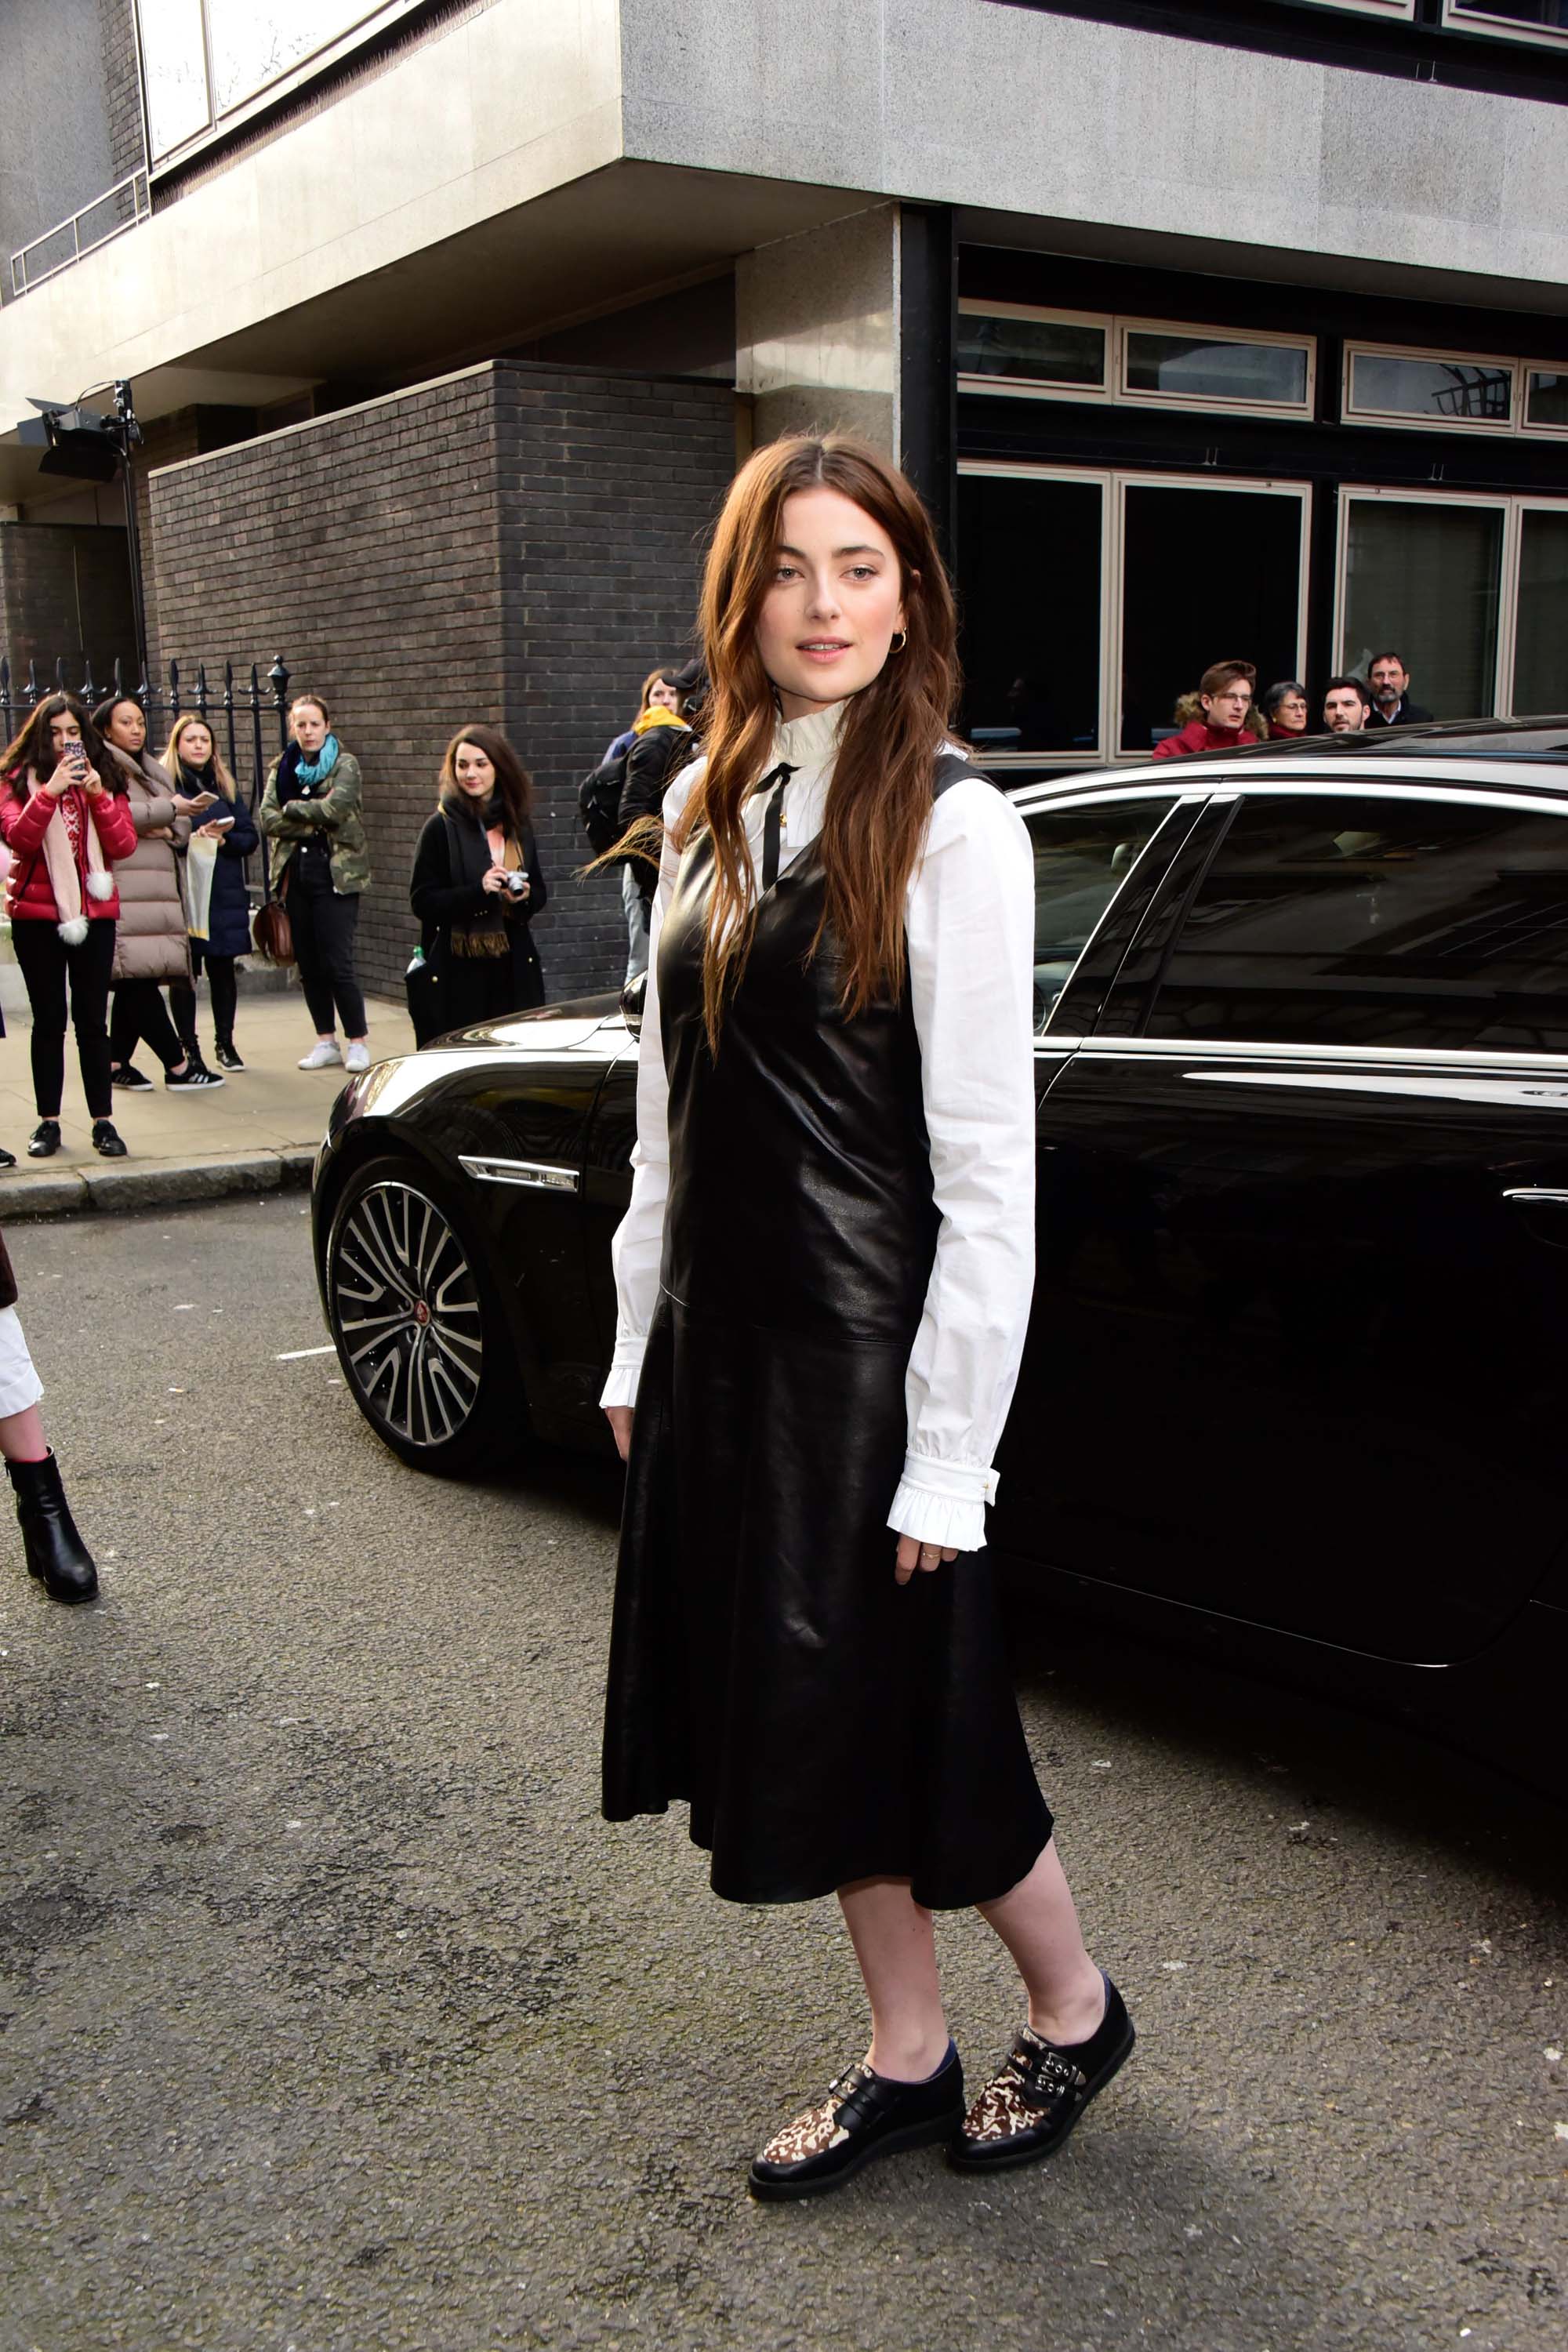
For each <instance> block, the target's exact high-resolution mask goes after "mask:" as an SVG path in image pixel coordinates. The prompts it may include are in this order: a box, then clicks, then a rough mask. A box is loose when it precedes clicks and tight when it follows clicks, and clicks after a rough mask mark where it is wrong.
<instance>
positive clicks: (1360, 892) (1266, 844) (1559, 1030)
mask: <svg viewBox="0 0 1568 2352" xmlns="http://www.w3.org/2000/svg"><path fill="white" fill-rule="evenodd" d="M1148 1034H1149V1035H1150V1036H1152V1037H1185V1038H1194V1039H1196V1038H1208V1039H1212V1040H1216V1041H1234V1042H1236V1043H1238V1044H1244V1045H1245V1044H1252V1043H1254V1042H1256V1043H1258V1044H1268V1045H1363V1046H1385V1047H1397V1046H1419V1047H1424V1048H1427V1049H1430V1048H1434V1047H1437V1048H1443V1049H1448V1050H1452V1051H1454V1052H1457V1053H1463V1052H1467V1051H1471V1050H1481V1051H1486V1052H1494V1051H1508V1050H1513V1051H1521V1052H1529V1053H1542V1052H1544V1053H1562V1052H1563V1051H1564V1050H1568V817H1564V816H1557V815H1552V814H1541V813H1539V812H1538V811H1537V810H1534V809H1529V810H1526V809H1521V808H1519V807H1510V806H1507V805H1497V804H1492V805H1483V804H1477V803H1473V802H1469V801H1466V800H1463V799H1461V798H1459V797H1458V796H1455V797H1453V798H1447V797H1440V796H1438V795H1436V794H1435V795H1434V796H1433V798H1432V799H1431V800H1429V801H1417V800H1413V799H1408V798H1405V797H1401V796H1397V795H1387V796H1383V795H1376V794H1371V793H1369V794H1366V795H1365V796H1364V797H1362V796H1354V797H1352V796H1349V795H1333V794H1326V793H1325V794H1321V795H1320V794H1310V793H1300V794H1294V793H1292V794H1279V795H1274V794H1269V793H1260V794H1258V796H1257V797H1254V796H1253V794H1252V793H1248V795H1247V799H1246V801H1245V802H1244V803H1243V804H1242V806H1241V807H1240V809H1238V811H1237V814H1236V816H1235V817H1234V819H1233V820H1232V822H1231V824H1230V826H1229V828H1228V830H1227V831H1226V836H1225V839H1224V840H1223V841H1222V842H1221V844H1220V845H1219V848H1218V849H1217V850H1216V851H1215V856H1214V858H1213V860H1212V862H1211V863H1210V865H1209V866H1208V869H1207V871H1206V872H1205V875H1204V877H1203V880H1202V881H1201V882H1200V883H1199V885H1198V887H1197V889H1196V891H1195V892H1194V897H1193V902H1192V905H1191V907H1190V908H1189V910H1188V913H1187V917H1186V919H1185V921H1184V924H1183V927H1182V931H1181V934H1180V937H1179V938H1178V939H1177V940H1176V942H1175V945H1174V947H1173V950H1171V953H1170V956H1169V957H1168V959H1167V961H1166V965H1165V970H1164V972H1163V977H1162V979H1161V982H1160V988H1159V993H1158V995H1157V996H1156V998H1155V1000H1154V1005H1153V1010H1152V1013H1151V1016H1150V1019H1149V1023H1148Z"/></svg>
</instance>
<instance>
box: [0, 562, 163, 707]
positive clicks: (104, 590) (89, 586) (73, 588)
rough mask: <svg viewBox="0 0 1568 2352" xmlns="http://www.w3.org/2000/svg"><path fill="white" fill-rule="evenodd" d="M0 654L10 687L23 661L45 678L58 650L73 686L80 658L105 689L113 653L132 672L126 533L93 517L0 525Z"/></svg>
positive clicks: (20, 678)
mask: <svg viewBox="0 0 1568 2352" xmlns="http://www.w3.org/2000/svg"><path fill="white" fill-rule="evenodd" d="M0 653H3V654H5V655H6V656H8V658H9V660H10V663H11V677H12V685H13V687H14V688H15V687H18V686H20V685H21V684H23V682H24V681H25V680H26V674H27V664H28V662H29V661H36V662H37V666H38V676H39V678H40V680H41V681H42V682H43V683H45V684H46V685H48V684H52V683H53V679H54V667H55V664H56V662H57V661H58V659H59V657H60V656H62V655H63V656H65V660H66V674H67V677H68V680H69V682H70V684H71V685H72V686H77V685H79V684H80V683H81V678H82V664H83V661H84V660H85V661H86V662H87V663H88V664H89V665H90V667H91V671H92V676H93V678H94V681H95V683H96V684H97V685H99V686H100V687H104V688H107V686H108V685H109V683H110V679H111V678H112V676H113V672H114V665H115V662H116V661H117V660H118V661H120V662H121V664H122V665H123V674H124V676H125V677H127V678H128V679H134V678H135V677H136V672H137V661H136V632H135V626H134V624H133V621H132V607H131V571H130V566H129V564H128V563H127V562H126V555H125V533H124V532H123V531H122V530H111V529H109V528H107V527H100V526H96V525H94V524H92V523H42V522H10V523H3V524H0Z"/></svg>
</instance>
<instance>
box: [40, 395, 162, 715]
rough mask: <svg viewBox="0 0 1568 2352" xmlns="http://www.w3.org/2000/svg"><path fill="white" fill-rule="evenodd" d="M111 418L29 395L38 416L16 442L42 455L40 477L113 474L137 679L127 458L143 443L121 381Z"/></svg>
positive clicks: (139, 646) (137, 606)
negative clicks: (118, 491)
mask: <svg viewBox="0 0 1568 2352" xmlns="http://www.w3.org/2000/svg"><path fill="white" fill-rule="evenodd" d="M113 391H114V413H113V415H110V416H106V415H103V413H102V411H101V410H100V409H96V408H84V407H83V406H82V404H81V403H80V401H77V402H76V403H75V404H70V405H68V404H66V403H65V402H64V401H58V400H39V399H37V397H36V396H35V395H34V394H31V393H29V394H28V395H27V399H28V405H29V406H30V407H33V408H36V409H37V411H38V414H37V416H26V417H24V418H23V419H22V421H21V423H20V424H19V425H17V427H16V438H17V440H18V441H19V442H20V443H21V445H22V446H23V447H24V448H25V449H42V451H43V452H44V454H43V456H42V457H40V458H39V460H38V471H39V473H40V474H56V475H64V476H65V478H66V479H67V480H68V481H73V482H112V481H113V479H114V478H115V476H116V475H117V474H118V475H119V476H120V477H121V482H122V484H123V487H124V492H125V539H126V553H127V555H128V557H129V559H130V564H131V598H132V606H133V609H134V613H135V621H136V650H137V654H138V656H139V657H140V659H141V663H142V675H143V676H145V675H146V669H147V624H146V618H145V615H144V613H143V610H142V545H141V536H140V533H139V531H138V530H137V526H136V492H135V486H134V483H133V481H132V473H131V452H132V449H134V448H135V447H136V446H137V444H138V442H139V441H140V440H141V438H142V427H141V425H139V424H138V423H137V421H136V406H135V403H134V401H133V399H132V393H131V386H130V383H128V382H127V380H126V379H125V378H124V377H123V376H121V377H120V378H118V379H117V381H116V383H115V384H114V387H113Z"/></svg>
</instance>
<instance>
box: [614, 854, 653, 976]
mask: <svg viewBox="0 0 1568 2352" xmlns="http://www.w3.org/2000/svg"><path fill="white" fill-rule="evenodd" d="M621 904H622V906H623V907H624V908H626V950H627V952H626V980H627V982H632V981H634V980H636V978H637V974H638V972H639V971H647V914H648V906H647V899H646V898H644V897H643V894H642V892H641V891H640V890H639V889H638V887H637V869H636V867H635V866H622V868H621Z"/></svg>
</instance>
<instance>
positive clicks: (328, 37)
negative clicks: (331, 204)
mask: <svg viewBox="0 0 1568 2352" xmlns="http://www.w3.org/2000/svg"><path fill="white" fill-rule="evenodd" d="M197 5H198V7H199V9H200V12H201V20H202V60H201V64H202V79H203V81H204V83H205V89H206V101H207V119H206V121H205V123H204V124H203V126H202V127H201V129H200V130H198V131H191V132H190V133H189V134H188V135H187V136H186V137H185V138H184V139H182V140H181V141H180V142H178V144H177V145H175V146H174V147H169V148H166V149H165V150H164V151H163V153H161V154H158V155H154V153H153V122H152V113H151V110H150V108H149V106H148V101H147V62H146V47H147V45H146V41H145V39H144V37H143V35H142V0H135V5H134V6H133V8H132V12H131V21H132V33H133V36H134V39H135V46H136V94H137V100H138V102H139V104H140V106H141V110H142V152H143V153H144V154H145V155H146V158H147V177H148V179H149V181H150V182H153V181H156V180H159V179H162V178H163V177H164V175H165V174H167V173H172V172H179V171H184V168H185V166H186V165H187V164H188V163H190V162H191V160H192V158H193V157H194V156H196V155H199V154H201V153H203V152H205V150H206V149H207V148H209V147H212V146H214V145H216V143H217V142H219V141H220V140H225V139H227V138H230V137H231V136H232V135H233V133H234V132H235V131H238V130H240V129H241V128H242V127H243V126H244V125H245V124H246V123H247V122H249V121H252V120H254V118H255V117H256V116H257V115H258V114H260V113H263V112H264V111H265V110H267V109H268V108H269V107H272V106H275V105H277V104H278V103H279V100H281V99H284V98H287V97H289V96H291V95H292V94H293V93H294V92H295V91H296V90H298V89H302V88H303V87H304V86H305V84H307V83H308V82H310V81H311V80H313V79H315V77H316V76H317V75H318V74H321V73H324V72H325V71H326V70H327V69H328V68H330V67H331V66H334V65H337V64H339V63H341V62H342V59H343V58H346V57H349V56H351V55H352V54H353V51H354V50H355V49H356V48H358V47H361V45H362V44H363V43H364V42H365V41H368V40H371V39H373V38H374V36H375V35H376V34H378V33H382V32H384V31H386V30H387V29H388V28H389V27H390V26H394V25H395V24H397V23H398V22H400V20H401V19H402V18H404V17H405V16H412V15H413V13H414V12H415V10H416V9H417V8H422V7H424V6H425V5H426V0H362V5H361V7H360V13H359V15H358V16H356V18H355V20H354V22H353V24H352V25H349V26H346V27H344V28H342V29H341V30H340V31H338V32H336V33H328V34H325V35H323V37H322V38H321V40H320V41H319V42H318V44H317V45H316V47H314V48H312V49H311V50H310V51H309V52H308V53H307V54H306V55H305V56H304V57H302V58H297V59H296V61H295V63H294V64H293V65H291V66H289V68H287V69H286V70H285V71H284V72H283V73H280V74H279V75H278V76H277V77H276V79H273V80H271V81H268V82H264V83H263V85H262V87H261V88H260V89H258V90H253V91H252V92H251V93H250V95H249V96H248V97H247V98H243V99H239V100H237V101H236V102H235V104H234V105H233V106H231V107H227V108H226V109H225V110H224V111H223V112H222V113H221V114H220V113H219V112H218V110H217V108H216V102H215V93H214V89H213V42H212V31H211V27H210V26H209V24H208V20H207V0H197Z"/></svg>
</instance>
